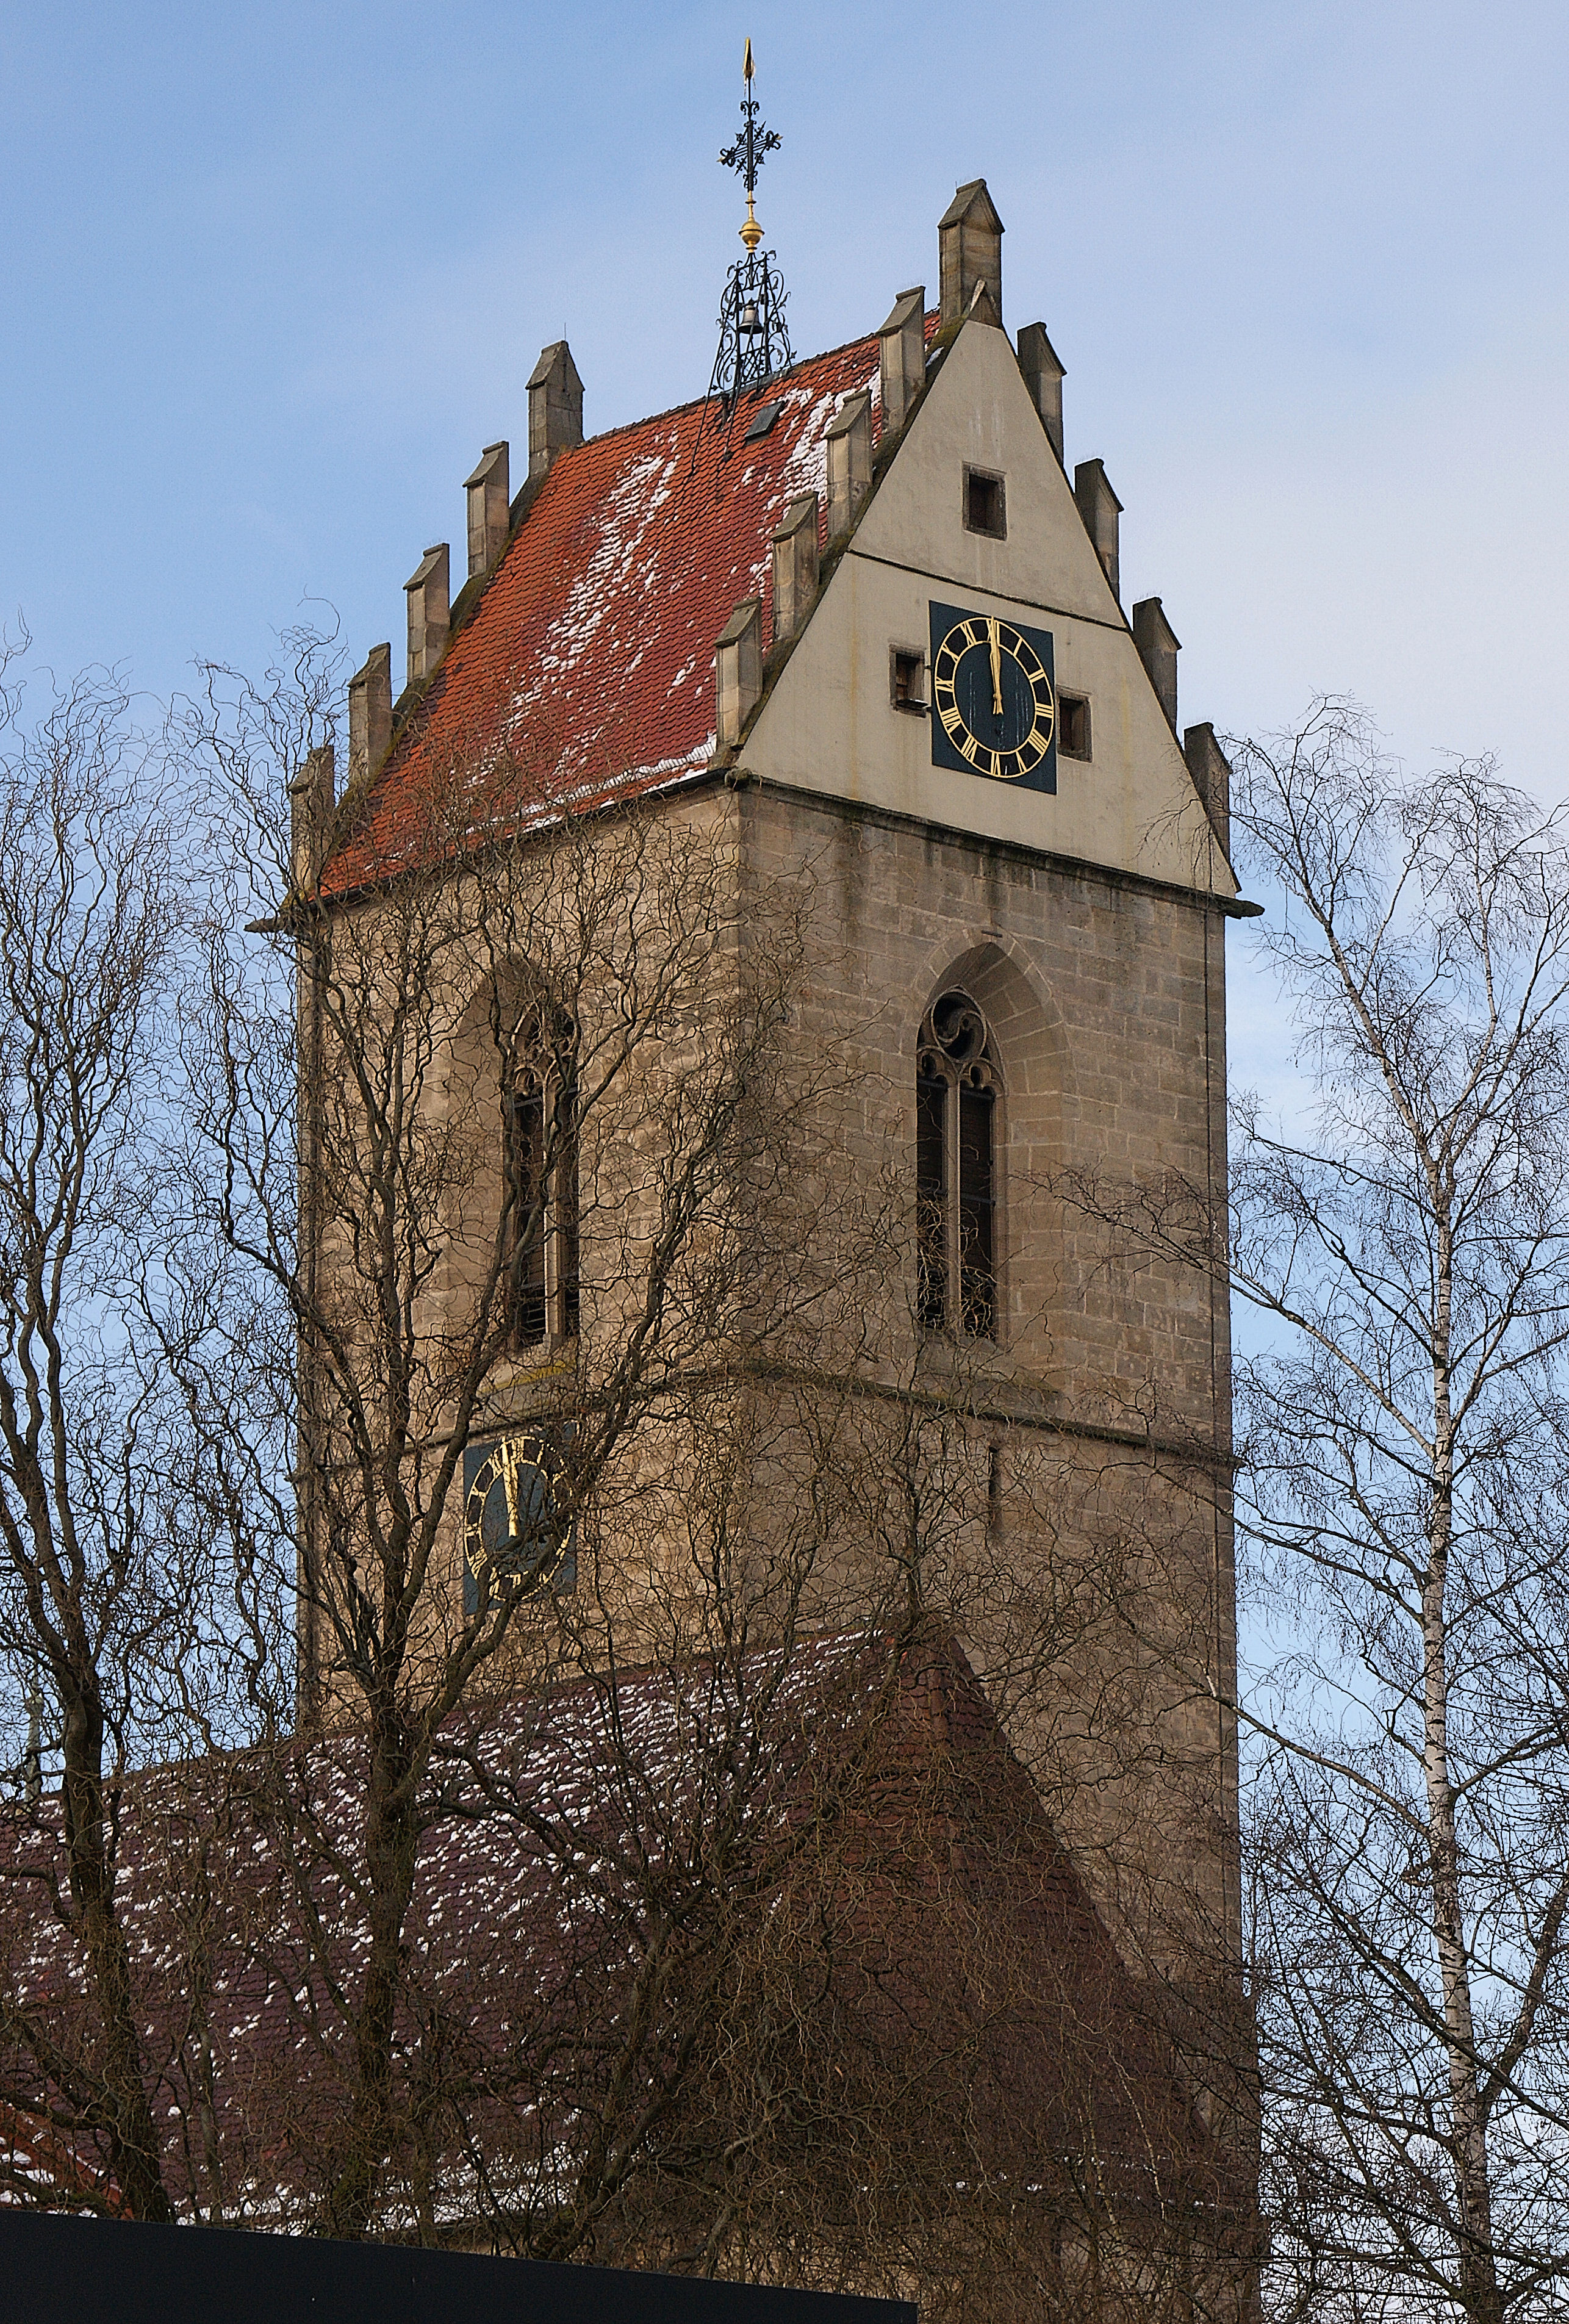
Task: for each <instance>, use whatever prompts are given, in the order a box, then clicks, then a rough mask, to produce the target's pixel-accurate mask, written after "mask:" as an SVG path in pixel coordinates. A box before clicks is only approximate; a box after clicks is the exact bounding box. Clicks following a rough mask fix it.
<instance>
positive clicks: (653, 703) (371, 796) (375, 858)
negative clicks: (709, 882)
mask: <svg viewBox="0 0 1569 2324" xmlns="http://www.w3.org/2000/svg"><path fill="white" fill-rule="evenodd" d="M927 327H928V337H929V336H930V335H931V334H932V333H933V332H934V331H935V329H936V327H937V317H936V315H935V314H933V315H930V316H928V318H927ZM866 390H870V392H871V393H872V428H873V432H874V436H875V433H876V432H877V431H878V429H880V427H881V387H880V380H879V359H878V343H877V339H876V337H875V336H872V337H866V338H863V339H855V340H853V341H852V342H851V343H850V344H849V345H848V346H842V347H835V348H834V349H832V350H831V351H830V352H829V353H828V354H826V355H816V356H813V357H812V358H811V359H810V360H809V361H808V362H804V363H801V364H797V365H796V367H795V369H794V370H793V371H791V372H789V374H786V375H785V376H784V377H783V378H775V379H771V380H770V381H769V382H768V383H766V385H765V386H764V387H762V388H761V389H759V390H757V391H756V392H755V393H754V394H752V395H749V396H747V397H744V398H743V401H742V403H741V405H740V408H739V410H737V412H736V414H735V418H734V426H733V427H729V428H726V427H725V425H724V423H723V417H722V414H721V413H720V410H719V407H717V406H715V404H711V403H708V402H706V401H705V402H698V403H688V404H684V405H682V406H680V407H679V408H678V410H674V411H665V412H660V413H659V414H657V415H656V416H655V417H654V418H653V419H651V420H639V421H637V422H636V423H635V424H633V425H632V426H631V427H627V428H618V429H612V430H611V432H610V433H609V434H608V435H605V436H597V437H595V438H591V439H590V440H589V441H588V442H587V443H585V444H581V445H578V446H577V447H574V448H572V449H570V450H568V451H565V452H561V453H559V454H558V456H557V457H556V459H555V460H554V462H553V463H552V465H551V466H550V467H549V470H548V471H547V473H546V475H545V476H544V477H543V479H542V481H541V482H540V485H539V488H538V490H537V492H536V493H534V494H533V496H532V498H531V502H530V503H529V505H528V507H527V512H526V514H525V515H524V516H523V517H522V519H521V522H520V523H519V524H518V526H517V528H516V530H515V531H514V532H513V534H512V539H511V541H510V543H509V545H508V548H507V549H506V552H505V554H504V556H503V559H502V562H501V564H500V565H499V567H497V569H496V571H495V573H494V576H492V578H491V580H490V582H489V584H488V586H486V588H485V592H484V595H483V596H482V597H481V599H480V602H479V604H478V605H477V607H476V608H475V612H474V613H473V615H472V617H471V618H469V619H468V620H466V622H464V624H463V626H462V628H461V629H460V630H458V631H457V633H456V634H455V636H454V638H453V641H452V643H451V645H450V646H449V647H448V651H447V653H446V655H445V657H444V659H443V660H442V662H441V665H440V667H439V669H438V671H437V673H436V675H435V678H433V679H432V681H431V683H430V685H429V687H428V688H427V690H426V692H425V693H424V695H423V696H422V697H421V698H420V701H419V703H418V705H416V707H415V710H414V712H413V715H411V716H410V717H409V718H408V719H407V720H406V722H405V724H403V726H402V728H401V731H400V733H399V735H398V737H397V740H396V741H395V742H394V744H393V747H392V752H391V753H390V754H389V757H388V759H387V761H386V762H385V764H384V766H383V768H382V770H381V771H380V773H379V774H378V775H377V776H376V777H375V778H374V779H373V781H372V783H371V785H370V787H369V789H368V792H367V794H366V795H365V798H364V800H363V802H361V803H360V804H359V807H358V811H357V812H355V808H354V807H353V805H352V803H351V806H350V820H349V821H348V823H347V827H346V830H345V832H344V835H343V836H342V837H341V839H340V841H339V844H338V845H337V849H336V851H335V853H334V856H333V859H332V862H331V863H330V864H329V866H328V871H327V872H326V875H325V877H324V880H323V887H324V889H325V890H326V891H327V892H328V894H342V893H344V892H346V890H351V889H354V888H356V887H359V886H361V885H362V884H364V883H365V882H367V881H375V880H377V879H380V878H383V877H385V876H387V875H388V874H389V872H391V871H395V870H397V869H399V868H401V866H402V865H404V864H406V863H407V862H410V861H411V859H413V858H416V857H419V856H421V855H422V854H423V853H425V852H426V850H427V848H428V847H429V844H430V840H429V833H430V831H431V829H432V825H438V826H439V827H441V828H442V829H444V830H448V831H449V830H451V829H452V828H453V827H454V816H453V808H454V804H455V802H454V798H453V796H452V794H453V793H454V791H455V790H457V789H460V788H469V789H472V790H473V791H474V792H475V794H476V798H477V803H476V807H475V820H476V821H477V820H479V819H482V818H483V816H484V814H485V808H486V807H487V806H489V805H493V804H494V798H493V797H492V793H491V786H492V785H493V783H501V784H503V785H504V786H506V787H508V788H511V789H512V790H516V789H518V788H522V789H524V790H527V789H528V788H531V787H537V788H538V789H539V791H540V793H541V794H543V795H544V796H545V797H547V798H549V799H550V800H552V801H553V802H554V803H555V805H556V806H557V807H560V806H561V805H563V804H566V803H567V802H568V800H569V799H570V800H572V801H573V802H574V803H576V804H577V805H579V806H581V805H583V804H586V803H591V802H593V801H595V800H599V799H602V798H604V797H605V794H606V792H607V791H612V790H615V791H619V790H622V789H624V788H652V787H653V786H655V785H660V784H665V783H669V782H672V781H676V780H678V779H681V778H682V777H683V776H686V775H689V774H691V773H694V772H696V771H697V770H699V769H701V768H702V767H704V766H705V765H706V762H707V761H708V760H709V759H710V758H711V757H712V756H713V753H714V749H715V702H714V645H715V639H716V638H717V637H718V635H719V632H720V631H721V630H722V629H723V628H724V626H725V622H726V620H727V619H728V617H729V615H730V613H731V612H732V610H733V609H734V606H736V605H737V604H740V603H742V601H743V600H744V599H746V598H748V597H761V599H762V600H763V606H764V624H765V626H764V635H765V637H766V636H768V635H770V634H771V615H772V570H771V566H772V560H771V547H770V544H771V539H772V535H773V533H774V531H775V530H776V529H777V527H778V525H779V523H780V519H781V517H782V515H783V513H784V509H785V504H786V503H787V502H788V501H789V500H791V499H792V498H793V497H794V496H795V495H796V494H798V493H805V492H812V491H815V492H816V493H817V495H818V499H819V503H820V505H822V507H823V508H824V511H825V515H824V518H823V519H822V520H821V521H826V472H827V447H826V431H827V428H828V424H829V422H830V421H831V420H833V418H834V416H835V412H836V411H837V410H838V409H839V407H840V405H841V404H842V403H843V401H844V399H845V397H846V396H848V395H852V394H854V393H858V392H863V391H866ZM764 402H767V403H777V404H778V406H779V411H778V416H777V418H776V419H775V420H774V421H773V423H772V425H771V427H770V428H769V429H768V430H767V432H766V433H765V434H764V435H762V436H761V437H760V438H757V440H756V441H748V440H747V427H748V421H749V420H750V419H751V418H752V416H753V414H754V412H756V411H761V407H762V405H763V403H764ZM464 826H465V816H464V814H463V812H462V810H461V804H460V803H459V812H458V815H457V828H458V829H459V830H461V829H462V828H463V827H464Z"/></svg>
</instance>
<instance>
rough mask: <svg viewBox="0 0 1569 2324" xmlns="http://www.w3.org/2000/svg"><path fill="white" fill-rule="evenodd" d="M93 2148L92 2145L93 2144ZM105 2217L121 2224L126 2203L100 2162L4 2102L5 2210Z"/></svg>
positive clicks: (1, 2176) (0, 2173)
mask: <svg viewBox="0 0 1569 2324" xmlns="http://www.w3.org/2000/svg"><path fill="white" fill-rule="evenodd" d="M89 2145H90V2141H89ZM18 2205H20V2206H21V2207H22V2208H23V2209H27V2210H41V2211H101V2212H104V2213H106V2215H107V2216H108V2217H109V2218H119V2217H120V2216H121V2215H122V2214H123V2212H124V2211H125V2199H124V2197H123V2196H122V2194H121V2192H120V2190H119V2187H118V2186H117V2185H116V2184H115V2181H114V2180H113V2179H112V2178H111V2177H110V2175H109V2173H108V2172H106V2171H105V2170H103V2169H102V2168H101V2167H100V2166H99V2163H98V2159H97V2156H95V2155H93V2154H91V2153H83V2151H82V2149H81V2147H80V2146H79V2145H78V2143H77V2142H76V2140H75V2139H74V2138H72V2137H70V2136H62V2135H61V2134H60V2132H59V2131H57V2130H56V2129H55V2128H54V2126H53V2125H52V2124H51V2123H48V2122H45V2121H44V2120H43V2119H42V2116H38V2115H35V2114H23V2112H22V2111H21V2110H20V2109H19V2108H18V2107H14V2106H8V2105H7V2104H6V2103H5V2101H4V2100H3V2099H0V2206H3V2207H5V2208H7V2209H10V2208H14V2207H15V2206H18Z"/></svg>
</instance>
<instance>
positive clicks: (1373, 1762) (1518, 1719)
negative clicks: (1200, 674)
mask: <svg viewBox="0 0 1569 2324" xmlns="http://www.w3.org/2000/svg"><path fill="white" fill-rule="evenodd" d="M1233 747H1234V751H1235V757H1236V767H1237V774H1238V778H1239V781H1238V789H1237V797H1236V800H1235V804H1234V807H1233V815H1232V829H1233V832H1234V833H1235V834H1236V835H1238V836H1239V839H1240V841H1241V856H1242V860H1243V862H1246V863H1247V864H1248V865H1249V866H1250V867H1251V870H1252V871H1253V872H1254V873H1255V875H1257V876H1260V877H1261V879H1262V881H1263V882H1264V883H1265V884H1266V886H1267V889H1268V890H1269V891H1271V892H1272V895H1273V898H1274V899H1275V900H1274V908H1273V909H1272V911H1271V913H1270V916H1269V918H1268V920H1267V921H1266V922H1265V923H1264V924H1263V933H1262V939H1261V941H1262V948H1263V951H1264V954H1265V956H1266V957H1267V958H1268V959H1269V961H1270V962H1271V963H1272V964H1273V965H1274V967H1275V970H1276V972H1277V973H1278V978H1279V980H1280V985H1281V990H1282V991H1283V993H1284V994H1285V996H1286V997H1287V999H1288V1001H1289V1002H1290V1004H1291V1005H1292V1008H1293V1011H1294V1018H1295V1023H1296V1027H1297V1045H1298V1046H1297V1060H1296V1062H1297V1068H1298V1069H1299V1071H1300V1073H1301V1074H1302V1075H1303V1076H1304V1078H1305V1081H1306V1087H1307V1095H1306V1097H1305V1099H1304V1101H1303V1102H1302V1104H1301V1105H1300V1107H1299V1108H1297V1111H1296V1112H1295V1114H1294V1115H1292V1116H1291V1117H1289V1118H1288V1119H1287V1120H1285V1121H1282V1120H1279V1119H1278V1118H1276V1116H1275V1115H1273V1114H1272V1113H1271V1112H1270V1111H1268V1110H1267V1109H1266V1107H1265V1106H1264V1105H1263V1104H1261V1103H1260V1102H1259V1101H1258V1100H1256V1099H1249V1100H1244V1101H1242V1102H1241V1104H1240V1106H1239V1108H1238V1109H1237V1122H1236V1130H1237V1136H1236V1143H1235V1148H1234V1166H1233V1178H1232V1220H1231V1222H1230V1231H1229V1240H1228V1238H1227V1236H1226V1234H1225V1232H1224V1231H1223V1222H1219V1221H1214V1220H1212V1219H1211V1218H1210V1217H1209V1216H1208V1214H1207V1210H1206V1206H1205V1204H1204V1202H1203V1201H1202V1199H1201V1195H1200V1191H1199V1190H1197V1189H1194V1188H1190V1187H1186V1186H1183V1185H1175V1184H1170V1183H1168V1184H1166V1185H1161V1186H1159V1187H1152V1188H1149V1189H1144V1190H1141V1191H1140V1194H1138V1196H1137V1197H1135V1198H1132V1199H1129V1198H1127V1197H1125V1196H1124V1197H1123V1198H1122V1199H1121V1200H1120V1201H1119V1202H1115V1203H1113V1202H1112V1201H1110V1200H1108V1199H1106V1197H1105V1195H1104V1192H1103V1190H1097V1189H1085V1190H1083V1194H1084V1200H1085V1202H1086V1203H1089V1204H1091V1205H1092V1206H1098V1207H1099V1209H1100V1211H1101V1213H1102V1214H1103V1216H1105V1217H1107V1218H1108V1219H1111V1220H1113V1221H1114V1222H1115V1223H1116V1224H1117V1225H1118V1227H1119V1228H1120V1229H1121V1231H1122V1232H1123V1233H1124V1234H1125V1235H1126V1236H1127V1237H1128V1239H1129V1240H1130V1241H1131V1243H1133V1244H1134V1245H1135V1246H1137V1247H1140V1248H1142V1249H1144V1250H1160V1251H1167V1252H1171V1253H1174V1254H1182V1253H1186V1255H1187V1256H1188V1257H1189V1258H1190V1259H1193V1260H1195V1262H1196V1261H1197V1260H1198V1259H1200V1258H1201V1257H1203V1256H1204V1253H1206V1252H1208V1254H1209V1255H1210V1258H1211V1260H1212V1263H1213V1264H1214V1265H1216V1266H1217V1267H1221V1266H1226V1265H1228V1264H1229V1268H1230V1276H1231V1282H1232V1288H1233V1291H1234V1292H1235V1293H1236V1294H1237V1295H1239V1296H1241V1299H1242V1300H1243V1301H1245V1302H1246V1303H1248V1305H1250V1306H1251V1309H1252V1310H1253V1311H1254V1313H1255V1314H1256V1315H1257V1316H1258V1317H1259V1318H1260V1319H1261V1322H1260V1328H1259V1331H1258V1333H1257V1335H1256V1337H1255V1349H1256V1352H1255V1353H1254V1354H1253V1356H1252V1357H1251V1360H1250V1361H1248V1362H1247V1363H1246V1364H1245V1365H1243V1366H1242V1367H1241V1372H1240V1379H1239V1386H1240V1396H1241V1411H1242V1414H1243V1416H1244V1418H1245V1422H1246V1443H1245V1452H1246V1459H1245V1462H1244V1464H1243V1467H1242V1469H1241V1478H1240V1488H1239V1489H1240V1495H1241V1499H1240V1503H1239V1515H1240V1518H1241V1530H1242V1534H1243V1537H1244V1541H1245V1543H1246V1545H1247V1572H1248V1577H1249V1582H1250V1585H1251V1602H1252V1620H1253V1624H1254V1631H1253V1636H1254V1641H1255V1646H1256V1650H1257V1654H1258V1656H1259V1658H1260V1666H1259V1668H1258V1669H1257V1671H1256V1673H1255V1674H1254V1677H1253V1681H1252V1686H1251V1694H1250V1695H1249V1696H1248V1697H1247V1698H1246V1699H1245V1700H1244V1702H1243V1704H1242V1706H1241V1717H1242V1720H1243V1721H1244V1729H1245V1732H1246V1733H1247V1734H1248V1736H1249V1737H1250V1738H1251V1740H1250V1744H1249V1749H1248V1754H1247V1757H1248V1766H1249V1771H1250V1775H1249V1792H1250V1799H1249V1805H1248V1813H1247V1820H1246V1840H1247V1848H1248V1852H1249V1854H1248V1860H1249V1866H1250V1904H1251V1946H1252V1963H1253V1978H1254V1987H1255V1994H1256V1997H1257V2002H1258V2007H1259V2013H1260V2018H1259V2024H1260V2063H1261V2071H1262V2077H1263V2084H1264V2091H1265V2107H1266V2110H1265V2166H1266V2177H1265V2194H1264V2200H1265V2208H1266V2210H1267V2212H1268V2213H1269V2214H1272V2216H1273V2218H1274V2220H1275V2223H1276V2227H1275V2264H1274V2273H1273V2282H1274V2285H1275V2289H1276V2292H1277V2293H1278V2297H1279V2299H1280V2301H1281V2305H1282V2311H1283V2312H1288V2313H1300V2314H1314V2315H1318V2314H1323V2315H1337V2316H1339V2315H1343V2316H1347V2317H1351V2316H1363V2315H1372V2314H1375V2313H1376V2314H1378V2315H1380V2316H1387V2315H1389V2314H1390V2313H1391V2312H1394V2313H1407V2314H1418V2313H1419V2314H1422V2315H1431V2314H1433V2313H1435V2312H1444V2313H1453V2314H1455V2315H1460V2316H1464V2317H1466V2318H1468V2319H1476V2324H1498V2319H1501V2318H1503V2317H1505V2316H1519V2317H1526V2316H1536V2315H1543V2316H1546V2315H1547V2314H1549V2313H1557V2312H1558V2311H1559V2309H1560V2307H1561V2304H1562V2300H1563V2296H1564V2267H1565V2262H1566V2259H1569V2203H1566V2201H1565V2197H1564V2190H1565V2187H1566V2186H1569V2172H1566V2169H1565V2163H1566V2146H1565V2137H1566V2133H1569V2053H1566V2049H1565V2041H1566V2036H1569V2018H1566V2015H1565V2004H1566V2002H1569V1984H1566V1978H1569V1956H1566V1952H1565V1944H1564V1914H1565V1909H1566V1907H1569V1854H1566V1849H1565V1836H1566V1831H1569V1754H1566V1748H1565V1746H1566V1739H1569V1738H1566V1724H1565V1713H1566V1709H1569V1704H1566V1700H1565V1673H1566V1671H1569V1632H1566V1627H1565V1609H1564V1592H1563V1590H1562V1586H1561V1582H1560V1581H1559V1578H1558V1567H1559V1564H1560V1563H1561V1550H1560V1543H1561V1537H1562V1533H1563V1526H1564V1511H1565V1501H1566V1494H1569V1462H1566V1455H1569V1403H1566V1401H1565V1387H1566V1379H1565V1351H1566V1345H1569V1201H1566V1199H1565V1185H1564V1167H1563V1127H1562V1125H1563V1122H1564V1119H1565V1115H1566V1112H1569V1046H1566V1036H1569V1016H1566V995H1569V844H1566V839H1565V834H1564V827H1563V822H1562V818H1561V816H1559V815H1556V814H1552V815H1546V816H1545V815H1543V814H1542V813H1541V812H1540V811H1539V810H1538V809H1537V807H1536V806H1535V805H1534V803H1533V802H1532V801H1531V800H1529V799H1528V798H1525V797H1523V796H1522V795H1521V794H1519V793H1518V792H1516V791H1512V790H1509V789H1508V788H1505V787H1504V786H1503V785H1502V784H1501V783H1500V781H1499V780H1498V779H1497V777H1496V774H1495V771H1494V770H1493V767H1492V765H1491V762H1489V761H1453V762H1450V763H1447V764H1445V765H1444V766H1442V767H1441V768H1440V769H1439V770H1438V771H1437V772H1436V773H1435V774H1433V775H1431V776H1429V777H1427V778H1426V779H1421V780H1412V779H1407V777H1405V776H1404V775H1403V774H1402V773H1401V772H1400V770H1398V768H1396V767H1394V766H1392V765H1391V764H1390V763H1389V761H1387V760H1386V759H1385V758H1384V757H1383V756H1382V755H1381V753H1380V749H1379V746H1378V741H1377V736H1376V734H1375V733H1374V731H1373V729H1372V728H1371V725H1370V724H1369V723H1368V721H1367V719H1366V718H1365V716H1364V715H1361V713H1359V712H1358V711H1357V710H1356V709H1355V708H1354V707H1352V706H1351V705H1346V704H1344V703H1342V702H1338V701H1333V700H1328V701H1321V702H1320V703H1318V704H1317V705H1315V707H1314V709H1313V711H1312V713H1311V715H1309V716H1308V718H1307V719H1306V722H1305V723H1304V724H1303V726H1302V727H1301V729H1300V730H1299V731H1298V732H1297V733H1294V734H1289V735H1287V736H1284V737H1282V738H1280V739H1279V740H1278V741H1273V742H1245V743H1242V744H1240V745H1236V746H1233Z"/></svg>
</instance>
